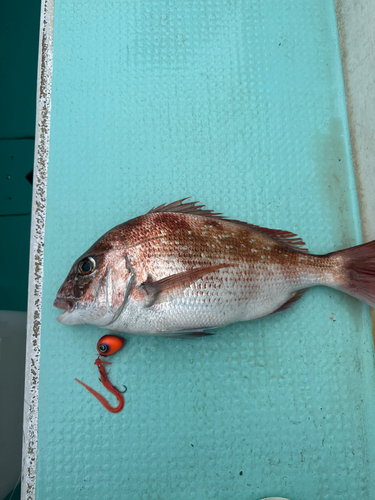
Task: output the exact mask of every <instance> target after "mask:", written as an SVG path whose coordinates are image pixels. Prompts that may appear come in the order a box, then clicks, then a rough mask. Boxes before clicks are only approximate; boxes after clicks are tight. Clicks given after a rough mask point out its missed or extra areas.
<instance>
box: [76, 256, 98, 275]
mask: <svg viewBox="0 0 375 500" xmlns="http://www.w3.org/2000/svg"><path fill="white" fill-rule="evenodd" d="M95 268H96V262H95V260H94V259H93V258H92V257H85V258H84V259H82V260H81V262H80V263H79V264H78V272H79V274H81V275H82V276H87V275H88V274H91V273H92V272H93V271H94V270H95Z"/></svg>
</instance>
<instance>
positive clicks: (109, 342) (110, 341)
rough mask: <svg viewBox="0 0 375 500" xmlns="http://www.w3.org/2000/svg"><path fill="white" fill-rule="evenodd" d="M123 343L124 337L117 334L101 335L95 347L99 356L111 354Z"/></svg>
mask: <svg viewBox="0 0 375 500" xmlns="http://www.w3.org/2000/svg"><path fill="white" fill-rule="evenodd" d="M124 343H125V339H123V338H122V337H118V336H117V335H103V337H101V338H100V339H99V341H98V343H97V344H96V349H97V351H98V353H99V354H100V355H101V356H112V354H115V352H117V351H119V350H120V349H121V347H122V346H123V345H124Z"/></svg>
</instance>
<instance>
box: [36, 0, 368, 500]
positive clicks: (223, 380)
mask: <svg viewBox="0 0 375 500" xmlns="http://www.w3.org/2000/svg"><path fill="white" fill-rule="evenodd" d="M49 148H50V149H49V164H48V180H47V205H46V206H47V209H46V222H45V246H44V262H43V272H44V278H43V279H44V282H43V296H42V316H41V317H42V320H41V335H40V348H41V352H40V372H39V411H38V443H37V450H38V451H37V474H36V489H35V495H36V498H37V499H38V500H47V499H51V498H54V499H90V500H95V499H98V500H106V499H108V500H109V499H110V500H120V499H121V500H126V499H132V500H133V499H145V500H149V499H150V500H157V499H163V500H169V499H171V500H172V499H173V500H187V499H193V500H195V499H211V498H212V499H220V500H227V499H235V500H259V499H261V498H264V497H269V496H281V497H286V498H288V499H290V500H316V499H319V500H322V499H345V500H349V499H353V500H357V499H361V500H367V499H368V500H371V499H373V498H375V485H374V478H375V476H374V474H373V471H374V467H375V446H374V445H375V439H374V429H375V412H374V409H375V408H374V398H375V383H374V382H375V376H374V375H375V374H374V348H373V343H372V335H371V325H370V316H369V308H368V307H367V306H365V305H363V304H362V303H360V302H359V301H357V300H355V299H353V298H350V297H348V296H346V295H344V294H342V293H340V292H338V291H334V290H331V289H328V288H315V289H312V290H311V291H309V292H308V293H306V294H305V295H304V296H303V298H302V299H301V300H299V301H298V302H297V303H296V304H295V305H294V306H293V307H292V308H290V309H289V310H287V311H285V312H283V313H280V314H278V315H275V316H272V317H269V318H265V319H261V320H257V321H253V322H249V323H241V324H236V325H232V326H229V327H227V328H224V329H223V330H220V331H218V333H217V334H216V335H215V336H213V337H210V338H201V339H192V340H190V339H189V340H176V339H165V338H157V337H142V336H131V335H126V338H127V343H126V346H125V348H124V349H123V350H121V351H120V352H119V353H118V354H116V355H115V356H114V357H113V358H112V359H111V361H112V365H111V366H110V379H111V381H112V382H113V383H114V384H115V385H117V386H118V387H120V386H121V385H122V384H124V385H126V386H127V393H126V394H125V400H126V405H125V408H124V410H123V411H122V412H121V413H119V414H112V413H109V412H108V411H107V410H106V409H105V408H103V406H102V405H101V404H100V403H99V402H98V401H97V400H96V399H95V398H94V397H93V396H92V395H91V394H90V393H89V392H88V391H86V390H85V389H84V388H83V387H82V386H81V385H79V384H77V383H76V382H75V381H74V378H75V377H77V378H79V379H80V380H83V381H84V382H85V383H86V384H88V385H90V386H91V387H93V388H95V389H96V390H97V391H100V392H102V394H103V395H106V394H108V393H107V391H106V390H105V388H104V387H103V386H102V385H101V384H100V382H99V381H98V371H97V368H96V367H95V366H94V361H95V358H96V343H97V341H98V339H99V338H100V337H101V335H103V334H104V331H103V330H100V329H98V328H96V327H92V326H87V325H80V326H71V327H69V326H64V325H61V324H59V323H58V322H57V321H56V317H57V315H58V314H59V312H58V310H57V309H55V308H54V307H53V305H52V304H53V300H54V298H55V296H56V292H57V290H58V288H59V286H60V285H61V283H62V282H63V280H64V279H65V277H66V275H67V273H68V271H69V269H70V267H71V265H72V263H73V262H74V260H75V259H76V258H77V257H78V256H79V255H81V254H82V253H83V252H84V251H86V250H87V248H89V247H90V246H91V244H92V243H93V242H94V241H96V239H97V238H99V237H100V236H101V235H102V234H103V233H104V232H106V231H107V230H109V229H110V228H111V227H113V226H115V225H116V224H119V223H121V222H124V221H126V220H128V219H130V218H132V217H135V216H137V215H141V214H143V213H145V212H146V211H148V210H149V209H150V208H152V207H154V206H157V205H160V204H161V203H164V202H165V203H170V202H172V201H175V200H178V199H180V198H184V197H186V196H191V197H192V199H193V200H199V201H200V202H202V203H204V204H205V205H206V206H207V208H209V209H213V210H215V211H217V212H222V213H224V214H225V215H226V216H228V217H230V218H232V219H239V220H244V221H247V222H250V223H252V224H258V225H261V226H266V227H271V228H277V229H283V230H287V231H292V232H295V233H297V234H298V235H299V236H300V237H301V238H302V239H303V240H304V241H305V242H306V245H307V247H308V248H309V249H310V251H311V252H313V253H326V252H331V251H333V250H339V249H341V248H345V247H349V246H352V245H354V244H358V243H360V242H361V230H360V220H359V212H358V201H357V194H356V188H355V180H354V174H353V168H352V162H351V154H350V142H349V133H348V123H347V116H346V107H345V95H344V87H343V78H342V70H341V62H340V51H339V44H338V35H337V25H336V17H335V11H334V3H333V2H331V1H325V0H324V1H323V0H280V1H277V2H276V1H269V0H265V1H257V0H247V1H244V0H243V1H241V0H233V1H223V0H186V1H183V2H182V1H177V0H159V1H150V0H134V1H132V2H131V1H122V2H120V1H115V0H112V1H102V0H92V1H90V2H85V1H83V0H74V1H73V0H65V1H61V0H56V2H55V11H54V39H53V77H52V108H51V116H50V143H49ZM374 238H375V235H374ZM111 397H112V396H111V395H109V394H108V399H109V401H110V402H111V404H115V399H114V398H113V399H110V398H111Z"/></svg>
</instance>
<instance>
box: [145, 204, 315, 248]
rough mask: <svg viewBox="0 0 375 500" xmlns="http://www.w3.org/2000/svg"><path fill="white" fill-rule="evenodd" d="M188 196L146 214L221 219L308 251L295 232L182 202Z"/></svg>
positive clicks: (291, 246)
mask: <svg viewBox="0 0 375 500" xmlns="http://www.w3.org/2000/svg"><path fill="white" fill-rule="evenodd" d="M189 198H190V197H188V198H182V199H181V200H178V201H175V202H173V203H169V205H167V204H165V203H163V204H162V205H159V206H158V207H155V208H152V209H151V210H150V211H149V212H147V213H148V214H155V213H163V212H173V213H180V214H181V213H183V214H189V215H198V216H201V217H208V218H210V219H221V220H225V221H227V222H233V223H234V224H238V225H240V226H243V227H246V228H248V229H251V230H253V231H257V232H258V233H263V234H265V235H267V236H269V237H270V238H272V239H273V240H275V241H277V242H278V243H282V244H284V245H287V246H288V247H290V248H292V249H293V250H298V251H299V252H303V253H309V251H308V249H307V248H304V246H305V245H306V244H305V242H304V241H303V240H302V239H301V238H299V237H298V236H297V235H296V234H294V233H290V232H289V231H282V230H280V229H269V228H267V227H261V226H255V225H254V224H248V223H247V222H242V221H239V220H233V219H228V218H227V217H225V216H223V214H221V213H215V212H214V211H213V210H206V209H205V210H202V208H203V207H204V206H205V205H197V203H199V202H198V201H191V202H189V203H184V201H185V200H188V199H189Z"/></svg>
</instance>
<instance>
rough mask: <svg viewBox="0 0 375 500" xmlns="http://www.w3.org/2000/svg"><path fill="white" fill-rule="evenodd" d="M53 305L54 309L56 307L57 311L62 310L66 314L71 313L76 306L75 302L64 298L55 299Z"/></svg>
mask: <svg viewBox="0 0 375 500" xmlns="http://www.w3.org/2000/svg"><path fill="white" fill-rule="evenodd" d="M53 305H54V307H57V309H63V310H64V311H66V312H71V311H73V309H74V307H75V305H76V302H75V300H72V299H67V298H65V297H64V298H63V297H56V299H55V301H54V303H53Z"/></svg>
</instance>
